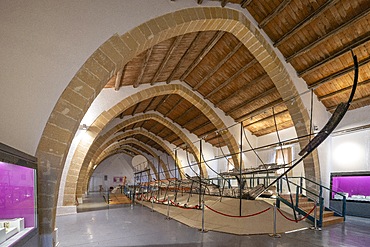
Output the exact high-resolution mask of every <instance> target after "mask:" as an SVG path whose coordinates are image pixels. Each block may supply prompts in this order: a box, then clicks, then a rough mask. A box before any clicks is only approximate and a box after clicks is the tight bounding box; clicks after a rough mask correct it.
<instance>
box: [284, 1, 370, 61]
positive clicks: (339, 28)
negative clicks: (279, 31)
mask: <svg viewBox="0 0 370 247" xmlns="http://www.w3.org/2000/svg"><path fill="white" fill-rule="evenodd" d="M369 13H370V8H369V9H367V10H365V11H363V12H362V13H361V14H359V15H356V16H355V17H354V18H352V19H351V20H350V21H347V22H345V23H342V25H340V26H338V27H337V28H335V29H333V30H332V31H330V32H328V33H327V34H325V35H323V36H321V37H320V38H318V39H316V40H315V41H314V42H312V43H310V44H308V45H306V46H304V47H303V48H302V49H300V50H299V51H296V52H294V53H293V54H292V55H290V56H289V57H287V58H286V59H285V60H286V61H287V62H288V63H289V62H290V61H292V60H293V59H294V58H296V57H298V56H300V55H301V54H303V53H306V52H307V51H308V50H310V49H313V48H314V47H316V46H318V45H319V44H321V43H322V42H324V41H326V40H327V39H329V38H330V37H332V36H334V35H336V34H338V33H339V32H341V31H343V29H345V28H348V27H350V26H351V25H352V24H354V23H356V22H357V21H359V20H361V19H362V18H363V17H365V16H366V15H368V14H369Z"/></svg>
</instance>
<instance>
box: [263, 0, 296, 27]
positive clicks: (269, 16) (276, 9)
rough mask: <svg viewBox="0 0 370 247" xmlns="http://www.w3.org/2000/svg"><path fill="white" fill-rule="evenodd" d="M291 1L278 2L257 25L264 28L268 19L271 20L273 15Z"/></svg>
mask: <svg viewBox="0 0 370 247" xmlns="http://www.w3.org/2000/svg"><path fill="white" fill-rule="evenodd" d="M290 2H291V0H284V1H283V2H282V3H280V4H279V6H278V7H277V8H275V10H274V11H273V12H272V13H271V14H270V15H268V16H266V17H265V19H263V20H262V21H261V22H260V24H259V25H258V27H259V28H261V29H262V28H264V27H265V26H266V25H267V23H269V21H271V20H272V19H273V18H275V16H277V15H278V14H279V13H281V11H282V10H283V9H284V8H285V7H286V6H287V5H288V4H289V3H290Z"/></svg>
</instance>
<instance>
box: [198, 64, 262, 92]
mask: <svg viewBox="0 0 370 247" xmlns="http://www.w3.org/2000/svg"><path fill="white" fill-rule="evenodd" d="M256 63H257V60H256V59H253V60H252V61H250V62H249V63H247V64H246V65H244V66H243V67H242V68H241V69H240V70H238V72H236V73H235V74H233V75H232V76H231V77H229V78H228V79H227V80H226V81H224V82H223V83H222V84H221V85H219V86H218V87H216V88H215V89H213V90H212V91H211V92H210V93H209V94H207V95H206V96H205V97H204V98H205V99H208V98H209V97H211V96H212V95H213V94H215V93H217V92H218V91H220V90H221V89H222V88H224V87H225V86H226V85H227V84H229V83H230V82H232V81H233V80H235V79H236V78H238V77H239V76H240V75H241V74H242V73H243V72H244V71H246V70H247V69H249V68H250V67H252V66H253V65H255V64H256Z"/></svg>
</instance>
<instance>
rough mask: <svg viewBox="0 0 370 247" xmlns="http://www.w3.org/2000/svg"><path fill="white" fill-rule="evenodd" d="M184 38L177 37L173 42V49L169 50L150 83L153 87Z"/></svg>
mask: <svg viewBox="0 0 370 247" xmlns="http://www.w3.org/2000/svg"><path fill="white" fill-rule="evenodd" d="M182 37H183V36H177V37H176V38H175V40H174V41H173V42H172V44H171V47H170V48H169V49H168V50H167V52H166V55H165V57H164V58H163V60H162V62H161V64H160V65H159V67H158V69H157V71H156V72H155V75H154V76H153V78H152V80H151V82H150V85H153V84H154V83H155V82H156V81H157V79H158V76H159V75H160V74H161V73H162V71H163V68H164V67H165V66H166V65H167V63H168V61H169V59H170V57H171V56H172V54H173V52H174V51H175V49H176V48H177V46H178V45H179V44H180V42H181V39H182Z"/></svg>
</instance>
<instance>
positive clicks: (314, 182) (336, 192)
mask: <svg viewBox="0 0 370 247" xmlns="http://www.w3.org/2000/svg"><path fill="white" fill-rule="evenodd" d="M290 178H300V179H305V180H308V181H310V182H311V183H313V184H316V185H319V186H320V187H321V188H324V189H326V190H329V191H330V192H334V193H335V194H339V195H341V196H342V197H346V196H345V195H344V194H342V193H341V192H338V191H335V190H332V189H330V188H328V187H326V186H325V185H322V184H320V183H318V182H316V181H313V180H312V179H309V178H306V177H290Z"/></svg>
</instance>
